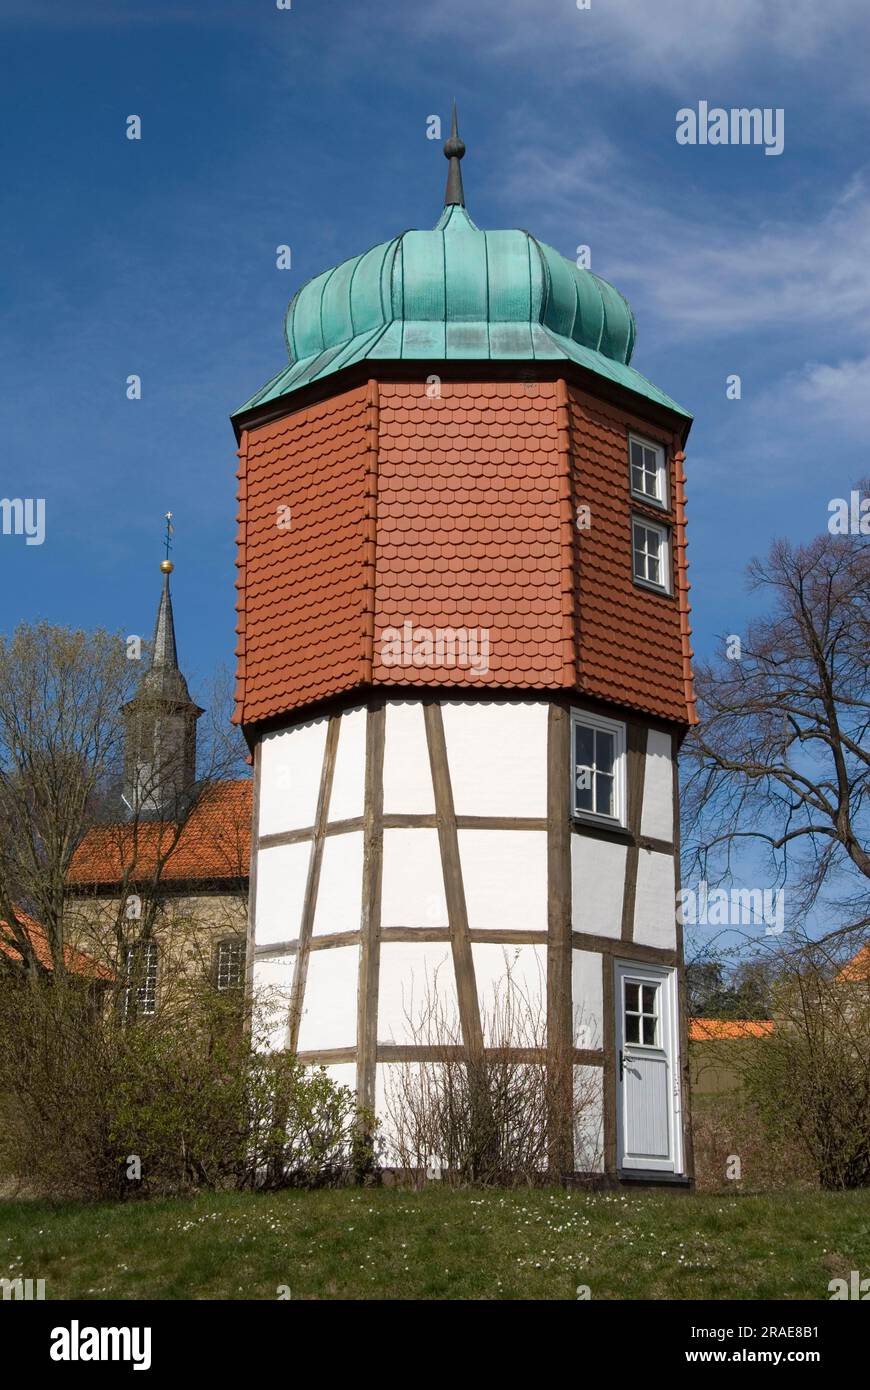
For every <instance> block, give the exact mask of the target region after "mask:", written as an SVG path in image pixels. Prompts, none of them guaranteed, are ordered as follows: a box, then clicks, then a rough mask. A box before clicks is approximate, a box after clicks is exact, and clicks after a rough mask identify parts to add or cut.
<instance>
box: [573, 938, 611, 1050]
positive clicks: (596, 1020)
mask: <svg viewBox="0 0 870 1390" xmlns="http://www.w3.org/2000/svg"><path fill="white" fill-rule="evenodd" d="M602 966H603V958H602V956H601V954H600V952H598V951H572V952H571V1006H572V1015H573V1019H574V1046H575V1047H582V1048H587V1049H590V1048H599V1047H602V1046H603V1044H604V971H603V968H602Z"/></svg>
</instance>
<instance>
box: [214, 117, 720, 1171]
mask: <svg viewBox="0 0 870 1390" xmlns="http://www.w3.org/2000/svg"><path fill="white" fill-rule="evenodd" d="M444 153H445V155H446V156H447V159H448V161H449V173H448V180H447V192H446V197H445V205H444V208H443V211H442V213H441V216H440V218H439V220H438V223H437V225H436V226H435V228H434V229H433V230H432V231H408V232H404V233H403V234H402V235H400V236H396V237H394V238H393V239H392V240H390V241H386V242H383V243H382V244H380V245H377V246H374V247H373V248H372V249H371V250H369V251H366V252H365V253H364V254H362V255H359V256H355V257H353V258H352V259H351V260H348V261H345V262H343V263H342V264H341V265H338V266H335V267H333V268H332V269H329V270H326V271H325V272H324V273H323V274H321V275H318V276H316V277H315V278H314V279H313V280H311V281H309V282H308V283H307V284H305V285H303V286H302V288H301V289H300V290H299V291H298V293H297V294H296V295H295V297H294V299H293V300H292V302H291V304H290V307H289V309H288V311H287V318H286V340H287V345H288V349H289V356H290V361H289V364H288V365H286V366H284V368H283V369H282V370H281V371H280V372H279V373H278V375H277V376H276V377H274V378H273V380H272V381H270V382H269V383H268V384H267V385H266V386H265V387H264V388H263V389H262V390H261V391H259V392H258V393H257V394H256V395H255V396H254V397H253V398H252V399H251V400H249V401H248V402H247V403H246V404H245V405H244V406H242V407H241V408H240V409H239V410H238V411H236V413H235V415H234V417H233V421H234V426H235V429H236V435H237V439H238V442H239V460H240V466H239V473H238V477H239V494H238V495H239V514H238V520H239V532H238V554H237V567H238V581H237V590H238V601H237V609H238V629H237V630H238V647H237V654H238V669H237V704H236V715H235V717H236V719H237V720H238V722H239V723H240V724H241V726H242V728H243V730H244V733H245V736H246V738H247V740H248V744H249V746H250V748H251V750H252V753H253V759H254V769H255V789H254V813H253V814H254V820H253V841H252V861H251V862H252V871H251V895H250V928H249V950H248V957H249V968H250V971H251V989H252V992H253V997H254V999H255V1000H257V999H259V998H263V997H266V996H268V997H270V998H271V999H274V998H276V997H277V998H278V999H279V1000H280V1001H281V1007H280V1009H279V1011H278V1013H277V1014H276V1016H275V1017H276V1022H275V1027H274V1032H273V1035H272V1038H271V1045H272V1046H273V1047H276V1048H289V1049H291V1050H293V1051H294V1052H296V1053H298V1054H299V1056H300V1057H301V1058H303V1059H304V1060H306V1061H310V1062H318V1063H322V1064H323V1065H325V1066H327V1067H328V1068H329V1069H330V1071H331V1073H332V1074H333V1075H334V1077H335V1078H336V1079H337V1080H339V1081H341V1082H344V1083H347V1084H349V1085H350V1086H352V1087H355V1088H356V1090H357V1092H358V1095H359V1097H360V1099H361V1101H362V1102H363V1103H365V1104H366V1105H369V1106H371V1107H373V1108H374V1109H375V1110H376V1112H377V1113H378V1114H379V1116H380V1117H381V1119H382V1120H386V1119H387V1118H388V1116H389V1113H390V1107H391V1101H390V1097H391V1095H393V1094H395V1084H394V1083H395V1079H396V1077H397V1076H398V1075H399V1069H401V1068H407V1067H408V1066H409V1065H410V1066H414V1065H419V1066H425V1065H426V1064H427V1063H429V1064H431V1063H433V1062H436V1061H437V1060H438V1059H439V1058H443V1057H445V1056H447V1055H452V1056H456V1055H457V1053H458V1054H460V1055H461V1056H463V1057H466V1058H469V1059H472V1060H481V1059H483V1060H484V1061H485V1059H486V1058H487V1056H488V1055H492V1049H493V1048H495V1047H496V1046H499V1047H500V1048H501V1050H502V1052H503V1053H504V1049H505V1047H506V1048H507V1053H508V1054H509V1056H510V1057H511V1059H512V1060H513V1061H514V1062H515V1063H516V1064H517V1066H523V1065H529V1066H539V1067H544V1068H546V1069H548V1074H549V1071H550V1070H552V1072H553V1074H554V1075H555V1074H557V1073H559V1074H561V1073H562V1071H563V1070H564V1069H565V1068H566V1067H567V1068H568V1070H569V1072H570V1075H571V1077H572V1078H573V1083H574V1095H577V1096H580V1095H582V1097H583V1102H582V1105H575V1103H574V1098H573V1097H572V1094H570V1093H565V1092H564V1091H560V1092H559V1094H560V1096H561V1100H560V1102H559V1104H558V1105H556V1106H555V1107H554V1109H553V1112H552V1113H551V1115H550V1130H551V1143H550V1147H549V1165H550V1168H551V1171H553V1172H557V1173H565V1172H566V1171H570V1170H575V1171H581V1172H586V1173H589V1172H592V1173H597V1174H599V1175H600V1177H601V1180H603V1181H609V1182H612V1183H622V1182H631V1181H645V1182H649V1181H654V1180H662V1181H668V1182H678V1183H679V1182H682V1183H687V1182H689V1181H690V1180H691V1174H692V1164H691V1148H690V1138H689V1126H688V1089H687V1081H686V1061H687V1041H686V1027H685V1009H684V987H683V955H682V938H681V930H680V925H679V923H678V921H677V916H676V905H675V900H676V892H677V890H678V888H679V863H678V859H679V856H678V847H679V832H678V824H679V822H678V791H677V785H678V784H677V754H678V750H679V747H680V743H681V740H682V739H683V736H684V735H685V733H686V731H687V729H688V727H689V726H690V724H692V723H693V721H694V719H695V714H694V696H693V691H692V672H691V655H692V653H691V647H690V630H689V605H688V590H689V585H688V579H687V569H686V517H685V479H684V453H683V449H684V445H685V441H686V437H687V434H688V431H689V427H690V424H691V419H690V417H689V416H688V415H687V413H686V412H685V411H684V410H683V409H682V408H681V407H680V406H679V405H677V404H676V402H675V401H673V400H672V399H671V398H670V397H669V396H667V395H665V394H664V392H662V391H660V390H659V389H658V388H657V387H656V386H654V385H653V384H652V383H651V382H650V381H648V380H647V379H646V378H645V377H643V376H642V375H641V374H640V373H639V372H637V371H636V370H635V369H634V367H632V366H631V365H630V364H631V358H632V353H633V349H634V342H635V321H634V316H633V314H632V311H631V309H630V307H629V305H628V303H627V302H626V300H625V299H624V298H623V296H622V295H621V294H620V293H619V292H618V291H617V290H616V289H614V288H613V287H612V286H611V285H610V284H608V283H607V282H606V281H604V280H602V279H600V278H599V277H598V276H597V275H594V274H593V273H592V272H591V271H590V270H588V269H585V268H582V267H580V266H578V265H577V264H575V262H574V261H573V260H571V259H568V258H566V257H565V256H563V255H561V254H560V253H559V252H558V251H556V250H554V249H553V248H552V247H550V246H548V245H546V244H544V243H543V242H539V241H538V240H536V238H535V237H534V236H532V235H530V234H529V233H528V232H525V231H519V230H506V231H483V230H481V229H480V228H479V227H478V226H477V225H476V224H475V223H474V222H473V221H472V219H471V217H470V216H469V215H468V212H467V211H466V208H465V195H464V190H463V180H462V174H461V166H460V161H461V159H462V158H463V156H464V154H465V146H464V144H463V142H462V140H461V139H460V138H459V135H458V132H457V128H456V120H455V111H454V121H453V130H452V133H451V135H450V137H449V139H448V140H447V142H446V144H445V148H444ZM508 978H510V980H512V981H513V982H514V984H515V985H517V984H518V985H519V987H520V991H521V994H522V997H523V999H524V1000H525V1001H526V1003H527V1004H528V1008H529V1011H530V1012H529V1017H530V1018H531V1019H532V1020H533V1026H532V1027H531V1028H530V1027H527V1026H524V1027H522V1028H521V1029H520V1030H519V1032H518V1033H517V1034H516V1035H515V1036H514V1035H512V1036H511V1037H510V1038H508V1039H505V1037H504V1036H502V1035H500V1034H499V1027H498V1020H499V1017H500V1013H499V1010H500V1008H501V1003H500V1001H502V1003H503V1001H504V997H505V995H504V990H505V981H506V980H507V979H508ZM433 996H434V999H435V1009H434V1011H433V1009H432V1008H431V1004H432V1001H433Z"/></svg>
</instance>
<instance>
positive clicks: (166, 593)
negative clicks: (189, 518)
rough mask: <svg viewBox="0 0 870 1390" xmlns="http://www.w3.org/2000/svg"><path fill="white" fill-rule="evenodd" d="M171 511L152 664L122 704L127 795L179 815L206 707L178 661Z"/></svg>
mask: <svg viewBox="0 0 870 1390" xmlns="http://www.w3.org/2000/svg"><path fill="white" fill-rule="evenodd" d="M171 536H172V513H171V512H167V513H166V536H165V540H164V544H165V547H166V550H165V558H164V559H163V560H161V562H160V570H161V573H162V574H163V588H162V590H161V593H160V601H159V603H158V605H157V621H156V622H155V624H154V640H153V641H152V644H151V658H150V661H149V663H148V669H147V671H145V672H144V673H143V675H142V678H141V679H140V681H139V684H138V686H137V688H136V694H135V695H134V697H133V699H132V700H130V701H129V702H128V703H127V704H126V705H125V706H124V711H123V713H124V718H125V721H126V730H127V732H126V749H125V783H126V789H125V799H126V801H127V804H128V806H130V807H131V808H132V809H133V810H135V811H137V812H138V813H140V814H144V815H149V816H160V817H163V818H165V819H169V820H176V819H178V817H179V816H180V815H182V814H183V808H184V804H185V802H186V801H187V799H188V797H189V794H190V792H191V791H192V789H193V785H194V782H195V781H196V721H197V719H199V716H200V715H201V714H202V713H203V711H202V710H201V709H200V707H199V705H196V704H194V702H193V701H192V700H191V698H190V691H189V690H188V688H187V681H186V680H185V678H184V676H183V674H182V672H181V670H180V669H179V665H178V647H177V644H176V641H175V617H174V615H173V612H172V594H171V593H170V589H169V576H170V574H171V573H172V571H173V569H174V568H175V566H174V565H173V563H172V561H171V560H170V558H169V550H170V547H171V545H172V540H171Z"/></svg>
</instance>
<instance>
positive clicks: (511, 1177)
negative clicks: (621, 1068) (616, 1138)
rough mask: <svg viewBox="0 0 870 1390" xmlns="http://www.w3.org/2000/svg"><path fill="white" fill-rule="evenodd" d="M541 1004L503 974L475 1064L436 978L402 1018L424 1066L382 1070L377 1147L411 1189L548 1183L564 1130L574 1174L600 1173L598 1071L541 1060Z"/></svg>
mask: <svg viewBox="0 0 870 1390" xmlns="http://www.w3.org/2000/svg"><path fill="white" fill-rule="evenodd" d="M543 997H545V996H544V995H543V991H535V992H532V991H529V990H528V989H527V988H526V987H524V985H523V984H522V982H521V981H520V980H518V979H517V978H516V977H515V975H514V974H513V972H512V971H511V969H510V967H508V969H507V971H506V974H505V975H504V977H503V978H502V979H501V980H500V981H499V982H498V984H497V987H496V989H495V991H494V994H493V997H492V1000H491V1003H490V1005H489V1007H488V1008H487V1009H486V1010H485V1012H484V1017H483V1020H482V1022H483V1035H484V1038H485V1039H486V1047H485V1049H484V1050H483V1052H482V1053H479V1055H474V1053H473V1052H472V1053H470V1054H469V1052H468V1050H467V1049H465V1048H464V1047H463V1038H462V1029H461V1025H460V1023H459V1021H458V1019H457V1018H456V1016H455V1013H454V1012H453V1010H452V1009H451V1006H450V1004H449V1003H448V1001H447V1000H446V998H445V996H444V994H443V992H442V991H439V989H438V978H437V972H436V975H435V978H434V979H433V980H427V983H426V988H425V993H424V997H423V1000H422V1005H421V1007H420V1008H419V1009H414V1007H413V1005H412V1004H408V1005H407V1006H406V1009H405V1019H406V1023H407V1028H408V1034H409V1037H410V1039H411V1043H412V1045H413V1046H416V1047H420V1048H425V1049H426V1052H425V1060H411V1061H406V1062H401V1063H393V1064H391V1065H390V1068H389V1076H388V1081H387V1091H386V1115H385V1124H384V1136H383V1140H382V1143H383V1147H384V1153H385V1159H386V1161H387V1162H388V1163H389V1165H390V1166H393V1167H395V1168H398V1169H400V1170H402V1171H403V1172H405V1173H406V1174H408V1175H409V1176H411V1177H412V1178H413V1179H414V1180H416V1181H418V1182H422V1181H424V1180H425V1178H426V1175H427V1174H429V1175H430V1176H438V1177H443V1179H444V1180H446V1181H447V1182H449V1183H450V1184H452V1185H457V1186H458V1185H462V1184H465V1183H473V1184H477V1185H482V1186H487V1185H496V1184H524V1183H538V1182H541V1181H542V1180H544V1179H546V1178H548V1177H549V1178H550V1179H552V1177H553V1175H554V1166H555V1165H554V1133H555V1132H557V1131H558V1129H559V1128H560V1127H561V1129H562V1131H563V1132H564V1129H565V1126H566V1122H567V1125H568V1126H569V1128H570V1134H571V1135H572V1136H573V1138H574V1143H575V1146H576V1148H577V1150H578V1159H579V1162H578V1165H577V1166H578V1167H579V1168H581V1169H582V1170H584V1171H587V1172H594V1171H596V1170H597V1169H598V1168H599V1166H600V1158H601V1142H602V1140H601V1133H600V1120H599V1115H600V1086H601V1081H600V1070H599V1069H596V1068H592V1067H589V1068H585V1067H574V1066H573V1065H572V1059H571V1058H570V1056H569V1057H559V1056H558V1055H554V1054H553V1053H552V1052H548V1049H547V1045H546V1010H545V1006H544V1004H543V1002H542V998H543ZM555 1142H557V1141H555ZM569 1162H570V1161H569ZM559 1175H560V1176H561V1173H560V1174H559Z"/></svg>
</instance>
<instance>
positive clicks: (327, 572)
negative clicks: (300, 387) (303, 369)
mask: <svg viewBox="0 0 870 1390" xmlns="http://www.w3.org/2000/svg"><path fill="white" fill-rule="evenodd" d="M369 448H370V439H369V421H368V409H367V390H366V388H365V387H360V388H359V389H357V390H353V391H348V392H347V393H346V394H344V395H341V396H337V397H335V398H333V399H331V400H327V401H323V402H321V403H319V404H317V405H313V406H311V407H309V408H308V409H306V410H300V411H298V412H297V413H295V414H293V415H289V416H285V417H284V418H283V419H281V420H278V421H275V422H273V423H271V424H268V425H264V426H262V427H261V428H260V429H257V430H253V431H250V432H248V433H246V435H245V436H244V438H243V442H242V448H241V450H240V455H239V456H240V460H241V467H240V470H239V531H238V537H237V539H238V552H237V558H236V565H237V567H238V571H239V577H238V580H237V584H236V587H237V589H238V591H239V597H238V627H237V632H238V637H239V641H238V645H237V648H236V654H237V656H238V668H237V675H238V682H237V689H236V717H237V718H238V719H240V720H241V721H243V722H245V723H249V722H252V721H256V720H259V719H266V718H268V717H269V716H270V715H274V714H280V713H283V712H284V711H285V710H289V709H294V708H296V707H298V706H299V705H302V704H307V703H309V702H311V701H314V700H319V699H323V698H324V697H325V696H328V695H333V694H335V693H336V692H338V691H340V690H346V689H347V688H349V687H350V686H353V685H356V684H357V683H358V681H359V679H360V674H361V669H362V657H363V642H364V628H365V625H366V613H367V604H366V591H365V588H364V565H365V560H366V553H365V541H366V485H367V474H368V470H369ZM280 507H289V508H290V525H289V527H284V528H282V527H280V526H279V525H278V524H277V522H278V516H279V512H278V509H279V508H280Z"/></svg>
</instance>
